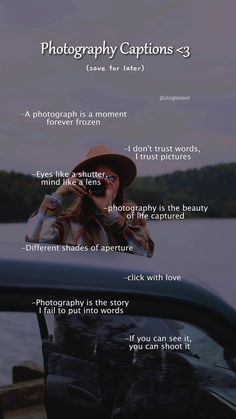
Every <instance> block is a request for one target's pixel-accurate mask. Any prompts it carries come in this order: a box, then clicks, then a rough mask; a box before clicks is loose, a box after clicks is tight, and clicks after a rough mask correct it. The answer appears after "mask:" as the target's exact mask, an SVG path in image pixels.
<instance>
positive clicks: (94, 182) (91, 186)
mask: <svg viewBox="0 0 236 419" xmlns="http://www.w3.org/2000/svg"><path fill="white" fill-rule="evenodd" d="M85 185H86V188H87V189H88V190H89V191H91V192H92V194H93V195H94V196H97V197H99V196H103V195H104V194H105V191H106V184H105V182H103V181H102V179H98V178H87V179H86V182H85Z"/></svg>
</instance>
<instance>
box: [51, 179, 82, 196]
mask: <svg viewBox="0 0 236 419" xmlns="http://www.w3.org/2000/svg"><path fill="white" fill-rule="evenodd" d="M66 181H67V182H68V184H66V185H61V186H59V188H57V190H56V194H59V195H61V196H66V195H68V194H69V193H71V192H73V193H74V194H75V195H77V196H79V197H81V198H83V197H84V196H88V191H87V189H86V187H85V186H84V185H78V183H79V179H77V178H75V177H74V176H73V177H70V178H67V179H66Z"/></svg>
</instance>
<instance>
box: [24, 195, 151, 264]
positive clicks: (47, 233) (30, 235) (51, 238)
mask: <svg viewBox="0 0 236 419" xmlns="http://www.w3.org/2000/svg"><path fill="white" fill-rule="evenodd" d="M128 214H131V213H130V212H129V213H128V212H122V213H120V212H118V211H113V212H110V213H109V214H108V215H107V216H104V215H101V214H100V213H99V212H97V214H95V215H94V218H92V219H91V220H90V221H89V222H88V223H87V225H86V227H85V226H83V225H81V224H80V223H79V222H78V220H77V217H75V216H71V217H63V202H62V198H61V197H60V196H59V195H57V194H55V193H54V194H52V195H46V196H45V198H44V200H43V202H42V204H41V206H40V207H39V209H38V210H37V211H36V212H35V213H33V214H32V216H31V217H30V218H29V220H28V231H27V234H26V237H25V239H26V241H28V242H37V243H54V244H69V245H81V246H87V247H88V248H90V247H91V246H93V245H96V244H99V245H100V246H116V245H121V246H125V245H126V246H130V249H131V251H130V253H133V254H136V255H141V256H148V257H151V256H152V255H153V251H154V243H153V241H152V239H151V238H150V237H149V231H148V227H147V223H146V221H145V220H143V219H142V218H138V213H137V212H135V213H134V214H133V218H132V219H128V218H127V216H128ZM128 217H129V216H128Z"/></svg>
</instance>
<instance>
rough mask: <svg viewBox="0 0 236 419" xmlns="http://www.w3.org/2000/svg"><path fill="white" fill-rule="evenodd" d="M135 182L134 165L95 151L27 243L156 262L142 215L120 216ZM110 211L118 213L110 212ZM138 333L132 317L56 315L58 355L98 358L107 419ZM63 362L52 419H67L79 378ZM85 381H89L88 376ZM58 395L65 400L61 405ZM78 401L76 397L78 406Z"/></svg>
mask: <svg viewBox="0 0 236 419" xmlns="http://www.w3.org/2000/svg"><path fill="white" fill-rule="evenodd" d="M135 176H136V166H135V164H134V163H133V161H132V160H131V159H129V158H128V157H125V156H123V155H119V154H114V153H112V152H111V151H110V150H109V149H108V148H107V147H105V146H103V145H99V146H96V147H94V148H93V149H92V150H90V151H89V153H88V154H87V156H86V159H85V160H83V161H82V162H81V163H79V164H78V165H77V166H76V167H75V168H74V170H73V171H72V174H71V177H70V178H69V182H67V184H66V185H61V186H60V187H59V188H58V189H57V190H56V192H55V193H53V194H52V195H50V196H49V195H46V196H45V198H44V200H43V202H42V204H41V206H40V208H39V210H38V211H36V212H35V213H34V214H33V215H32V216H31V217H30V219H29V222H28V225H29V229H28V234H27V236H26V240H27V241H33V242H40V243H57V244H69V245H80V246H83V247H84V248H85V249H86V250H87V249H89V248H91V247H92V246H96V245H99V247H102V246H104V245H105V246H114V248H115V249H116V246H117V247H118V248H121V249H124V248H128V249H129V252H130V253H133V254H137V255H142V256H149V257H150V256H152V254H153V250H154V244H153V241H152V240H151V238H150V237H149V233H148V229H147V225H146V221H144V220H143V219H140V218H138V217H137V212H133V213H132V212H130V211H118V210H116V207H117V206H119V207H120V206H123V205H124V206H126V207H127V206H128V205H129V204H128V203H125V202H124V200H123V189H124V188H125V187H127V186H128V185H129V184H130V183H131V182H132V181H133V180H134V178H135ZM91 178H92V179H91ZM68 183H70V184H68ZM90 183H95V188H94V187H93V186H94V185H93V186H92V187H91V184H90ZM71 192H72V193H73V194H74V195H75V197H76V198H75V200H74V202H73V204H72V206H71V207H69V208H68V209H67V210H66V211H64V212H63V211H62V205H63V200H64V198H65V197H66V196H67V195H69V194H70V193H71ZM109 207H112V209H114V210H112V211H109ZM136 329H137V327H136V324H135V322H134V321H133V320H132V319H130V318H128V317H127V316H114V315H113V316H105V315H103V316H99V315H98V316H95V315H84V314H83V315H78V316H77V315H71V316H68V315H66V314H65V315H58V314H57V315H55V330H54V339H53V344H55V345H56V347H57V351H59V352H61V353H66V354H69V355H70V356H73V357H75V359H80V360H84V362H85V360H87V361H91V360H93V359H94V354H96V356H95V358H96V360H97V363H98V365H99V376H100V387H101V397H102V401H103V403H102V413H103V418H104V419H105V418H108V417H110V414H111V411H112V407H113V404H114V400H115V397H116V394H117V391H118V388H119V386H120V383H121V382H122V380H123V378H124V376H125V374H126V372H127V368H128V366H130V365H131V358H132V354H131V353H130V352H129V350H127V340H126V339H127V335H128V333H129V331H132V330H136ZM63 356H64V355H61V357H58V356H57V357H56V361H55V360H54V361H53V362H52V365H50V360H49V367H48V370H49V372H50V371H51V374H50V373H49V375H48V377H47V411H48V417H49V418H51V417H52V418H53V417H55V409H56V406H58V411H57V412H56V416H57V417H58V418H59V419H60V418H61V417H63V418H64V413H63V403H64V402H63V403H62V405H61V403H60V398H61V399H62V400H64V399H65V398H66V394H67V393H68V383H69V382H70V380H72V383H73V379H74V378H73V379H72V378H71V377H74V375H75V373H74V372H72V373H71V374H72V375H71V376H70V375H69V373H68V371H71V370H72V369H73V368H71V365H70V363H69V366H68V364H67V363H68V360H67V358H66V356H64V358H63ZM61 358H62V360H61ZM73 359H74V358H73ZM70 362H71V361H70ZM73 362H75V361H73ZM63 366H64V367H63ZM53 368H54V369H55V370H56V371H57V372H58V371H59V370H63V372H62V373H61V374H62V376H61V377H60V379H59V380H58V377H57V376H56V375H55V374H54V373H53V372H52V370H53ZM80 375H81V376H83V373H82V372H80ZM85 375H86V376H87V377H89V374H88V373H86V374H85ZM55 377H56V380H55ZM63 377H64V378H63ZM65 377H66V378H65ZM80 378H81V377H80ZM63 380H64V381H65V383H64V381H63ZM63 383H64V384H63ZM58 385H59V387H60V391H59V390H58V389H57V386H58ZM73 385H74V384H73ZM63 386H64V387H63ZM55 394H56V396H55ZM57 394H60V396H59V399H58V398H57ZM53 395H54V396H53ZM54 397H55V398H54ZM78 400H79V399H78V397H77V403H79V402H78ZM68 403H69V405H70V406H69V407H68V406H67V405H65V404H64V406H65V407H64V409H67V407H68V409H70V411H71V409H72V405H73V403H74V402H70V398H69V401H68ZM76 409H77V408H76V405H75V414H74V416H73V415H72V413H71V418H72V417H73V418H74V417H78V412H77V410H76ZM80 409H81V406H79V411H80ZM88 410H89V409H87V410H86V409H85V414H86V417H90V416H89V415H88ZM91 417H95V416H93V415H92V416H91Z"/></svg>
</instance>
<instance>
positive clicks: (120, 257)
mask: <svg viewBox="0 0 236 419" xmlns="http://www.w3.org/2000/svg"><path fill="white" fill-rule="evenodd" d="M25 245H26V244H25V243H17V244H14V245H13V244H12V243H9V244H7V243H5V246H4V248H3V249H2V251H1V256H0V272H1V273H0V290H1V289H2V290H3V289H6V288H7V289H8V290H10V289H11V288H12V289H13V288H17V289H19V290H27V289H29V288H30V289H35V290H55V292H56V291H58V290H60V291H63V290H64V291H69V292H75V291H84V292H88V293H89V292H101V293H106V294H109V293H110V294H111V293H112V294H113V295H114V294H122V295H127V296H135V295H136V296H139V297H145V296H146V297H152V298H158V299H159V300H168V301H171V302H178V303H185V304H191V305H195V306H196V307H198V308H199V309H201V308H202V309H205V310H208V311H210V312H212V313H217V314H218V315H220V316H221V317H223V318H225V319H226V320H229V321H230V323H231V324H236V311H235V310H234V309H233V308H232V307H231V306H230V305H228V304H227V303H226V302H225V301H223V300H222V299H221V298H220V297H219V296H218V295H217V294H216V293H214V292H213V291H212V290H210V289H208V287H207V286H203V284H201V283H198V282H196V281H192V280H189V279H187V278H182V280H181V281H174V282H171V283H170V282H168V281H166V280H162V281H147V280H145V281H136V280H132V281H128V279H127V277H128V275H132V274H137V273H139V274H143V275H144V276H145V279H146V278H147V277H146V275H149V274H161V275H163V277H164V276H165V272H159V267H158V265H157V263H156V262H155V261H153V260H152V259H151V258H145V257H141V256H136V255H130V254H124V253H108V254H106V253H103V252H84V253H83V254H82V252H63V251H62V248H61V246H59V250H58V251H56V252H49V251H47V252H40V251H29V252H26V251H25V250H23V249H22V248H23V247H25ZM32 245H33V243H32Z"/></svg>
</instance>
